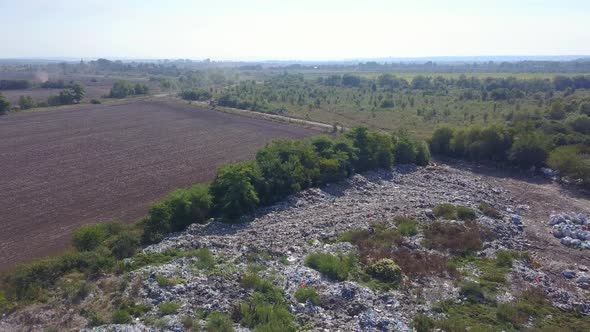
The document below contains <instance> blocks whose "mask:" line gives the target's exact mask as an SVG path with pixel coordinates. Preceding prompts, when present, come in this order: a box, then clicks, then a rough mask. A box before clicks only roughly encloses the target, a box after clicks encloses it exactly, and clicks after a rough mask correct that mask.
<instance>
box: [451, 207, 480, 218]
mask: <svg viewBox="0 0 590 332" xmlns="http://www.w3.org/2000/svg"><path fill="white" fill-rule="evenodd" d="M456 210H457V218H458V219H459V220H463V221H470V220H475V218H477V216H476V215H475V211H473V210H472V209H470V208H468V207H466V206H457V208H456Z"/></svg>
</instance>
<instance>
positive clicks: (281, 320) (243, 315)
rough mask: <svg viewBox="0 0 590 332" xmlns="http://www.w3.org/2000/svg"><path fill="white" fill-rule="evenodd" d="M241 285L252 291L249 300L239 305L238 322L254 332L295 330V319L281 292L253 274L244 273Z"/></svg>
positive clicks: (287, 331) (288, 331)
mask: <svg viewBox="0 0 590 332" xmlns="http://www.w3.org/2000/svg"><path fill="white" fill-rule="evenodd" d="M241 285H242V287H244V288H247V289H252V290H254V293H253V294H252V296H251V298H250V299H249V300H248V301H246V302H242V303H240V304H239V310H238V311H239V312H238V313H237V316H238V320H239V321H240V323H241V324H242V325H244V326H246V327H249V328H251V329H254V331H285V332H291V331H292V332H294V331H296V330H297V324H296V323H295V317H294V316H293V315H292V314H291V313H290V312H289V307H288V305H287V303H286V301H285V297H284V293H283V290H282V289H280V288H278V287H275V286H274V285H273V284H272V283H271V282H270V281H268V280H264V279H261V278H260V277H259V276H258V275H256V274H254V273H246V274H245V275H244V276H243V277H242V281H241Z"/></svg>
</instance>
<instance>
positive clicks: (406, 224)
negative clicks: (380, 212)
mask: <svg viewBox="0 0 590 332" xmlns="http://www.w3.org/2000/svg"><path fill="white" fill-rule="evenodd" d="M394 222H395V224H396V225H397V231H398V232H399V233H400V234H401V235H403V236H414V235H416V234H418V222H416V221H415V220H412V219H410V218H405V217H397V218H395V219H394Z"/></svg>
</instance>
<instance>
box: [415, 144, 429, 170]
mask: <svg viewBox="0 0 590 332" xmlns="http://www.w3.org/2000/svg"><path fill="white" fill-rule="evenodd" d="M430 159H432V157H431V156H430V150H429V149H428V144H426V142H424V141H422V142H418V143H417V144H416V165H418V166H426V165H428V164H430Z"/></svg>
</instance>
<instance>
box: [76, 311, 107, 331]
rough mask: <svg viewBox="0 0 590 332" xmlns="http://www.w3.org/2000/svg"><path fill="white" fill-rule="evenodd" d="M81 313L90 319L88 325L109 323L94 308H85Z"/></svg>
mask: <svg viewBox="0 0 590 332" xmlns="http://www.w3.org/2000/svg"><path fill="white" fill-rule="evenodd" d="M81 315H82V316H84V317H85V318H86V319H87V320H88V325H89V326H91V327H94V326H101V325H104V324H106V323H107V322H106V320H105V319H104V318H103V317H101V316H100V315H99V314H98V313H97V312H96V311H94V310H88V309H83V310H82V311H81Z"/></svg>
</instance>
